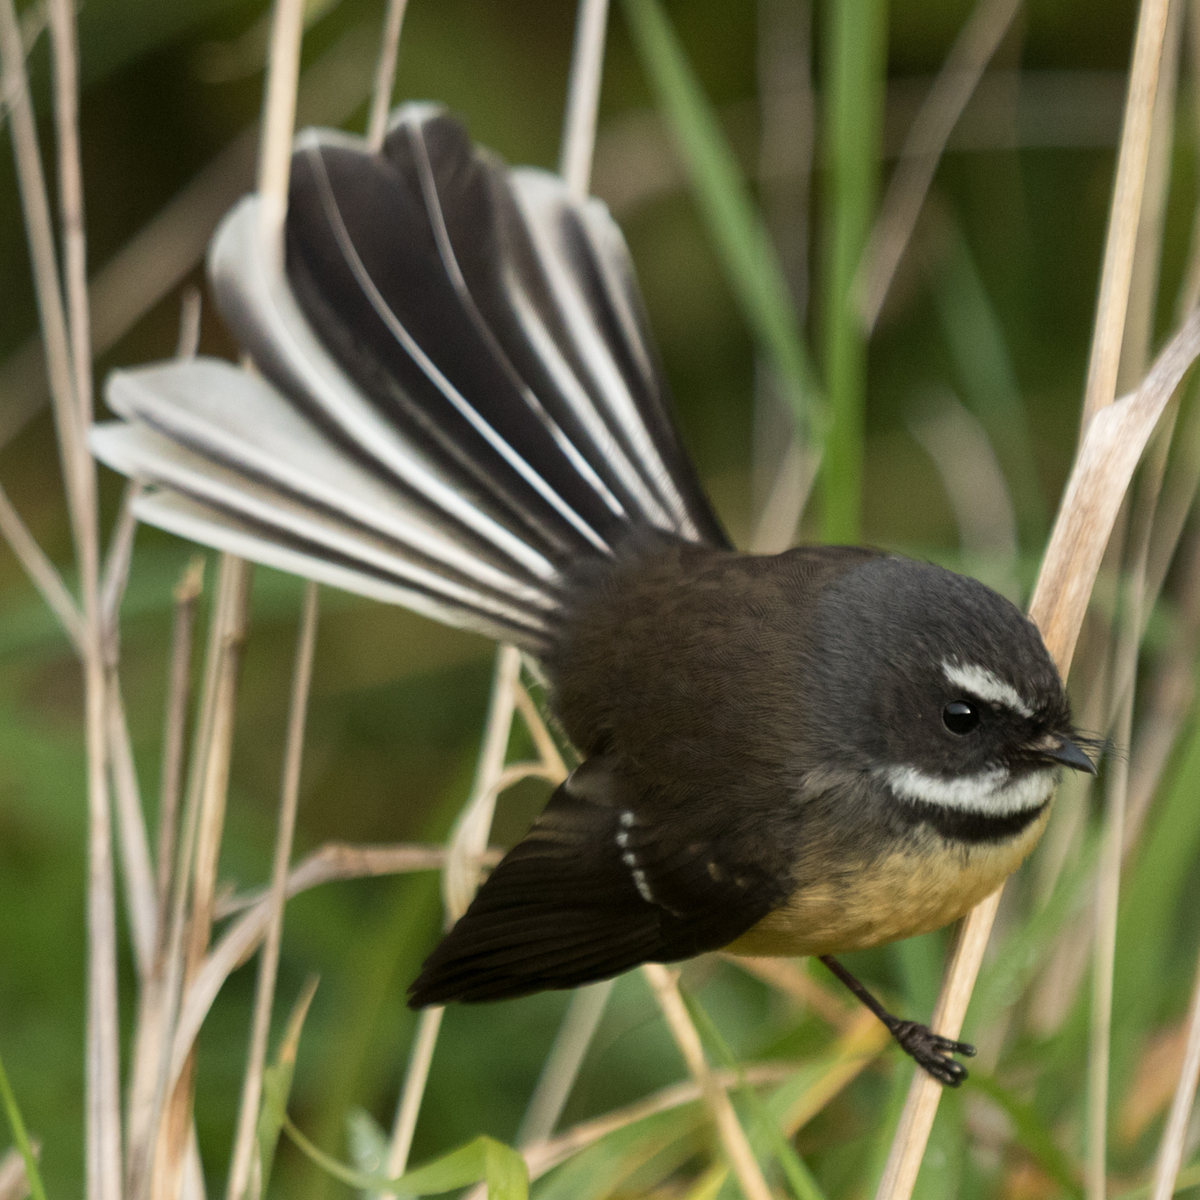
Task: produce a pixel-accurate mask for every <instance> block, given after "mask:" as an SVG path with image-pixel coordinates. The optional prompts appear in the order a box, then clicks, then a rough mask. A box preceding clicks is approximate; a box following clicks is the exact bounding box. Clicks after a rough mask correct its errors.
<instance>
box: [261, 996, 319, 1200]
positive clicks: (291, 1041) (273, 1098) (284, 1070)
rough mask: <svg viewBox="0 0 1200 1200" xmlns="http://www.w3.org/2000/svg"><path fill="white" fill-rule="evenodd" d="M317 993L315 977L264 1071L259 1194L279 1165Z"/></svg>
mask: <svg viewBox="0 0 1200 1200" xmlns="http://www.w3.org/2000/svg"><path fill="white" fill-rule="evenodd" d="M316 993H317V977H316V976H315V975H312V976H310V977H309V979H308V981H307V982H306V983H305V985H304V987H303V988H302V989H301V991H300V995H299V996H298V997H297V999H296V1003H295V1004H294V1005H293V1006H292V1011H291V1015H290V1016H289V1017H288V1022H287V1025H286V1026H285V1027H284V1031H283V1037H282V1038H280V1040H279V1050H278V1051H277V1052H276V1055H275V1061H274V1062H273V1063H272V1064H271V1065H270V1066H269V1067H267V1068H266V1069H265V1070H264V1071H263V1084H262V1107H261V1108H260V1110H259V1114H258V1159H259V1164H260V1166H261V1168H262V1184H261V1186H260V1188H259V1195H260V1196H265V1195H266V1194H267V1185H268V1184H269V1183H270V1182H271V1167H272V1165H273V1164H274V1162H275V1148H276V1146H278V1145H279V1131H280V1130H281V1129H282V1128H283V1122H284V1121H285V1120H286V1118H287V1106H288V1097H289V1096H290V1095H291V1092H292V1077H293V1076H294V1075H295V1073H296V1051H297V1050H298V1049H299V1046H300V1033H301V1031H302V1030H303V1028H304V1018H305V1017H306V1016H308V1007H309V1005H310V1004H312V999H313V996H315V995H316Z"/></svg>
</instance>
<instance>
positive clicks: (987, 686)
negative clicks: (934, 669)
mask: <svg viewBox="0 0 1200 1200" xmlns="http://www.w3.org/2000/svg"><path fill="white" fill-rule="evenodd" d="M942 671H943V672H944V673H945V676H946V678H947V679H948V680H949V681H950V682H951V683H952V684H954V686H955V687H960V688H962V689H963V691H966V692H970V694H971V695H972V696H975V697H976V698H977V699H979V700H986V701H987V702H988V703H989V704H995V705H998V706H999V707H1000V708H1007V709H1008V710H1009V711H1010V712H1015V713H1019V714H1020V715H1021V716H1022V717H1032V716H1033V709H1032V707H1031V706H1030V705H1029V704H1028V703H1027V702H1026V700H1025V698H1024V697H1023V696H1022V695H1021V693H1020V692H1018V691H1017V689H1016V688H1015V687H1013V685H1012V684H1011V683H1006V682H1005V681H1004V680H1003V679H1001V678H1000V677H999V676H997V675H995V674H993V673H992V672H991V671H989V670H988V669H987V668H986V667H980V666H977V665H976V664H975V663H965V664H964V663H956V662H951V661H950V660H949V659H944V660H943V661H942Z"/></svg>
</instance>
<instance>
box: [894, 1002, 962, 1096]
mask: <svg viewBox="0 0 1200 1200" xmlns="http://www.w3.org/2000/svg"><path fill="white" fill-rule="evenodd" d="M888 1031H889V1032H890V1033H891V1035H892V1037H894V1038H895V1039H896V1041H897V1042H898V1043H899V1044H900V1048H901V1049H902V1050H903V1051H904V1053H905V1054H907V1055H908V1056H909V1057H910V1058H912V1059H913V1060H914V1061H915V1062H916V1064H917V1066H919V1067H921V1068H922V1069H923V1070H925V1071H927V1072H928V1073H929V1074H930V1075H932V1076H933V1077H934V1079H936V1080H937V1081H938V1083H941V1084H944V1085H945V1086H946V1087H954V1088H956V1087H959V1086H961V1084H962V1082H963V1080H964V1079H966V1077H967V1068H966V1067H964V1066H963V1065H962V1063H959V1062H955V1061H954V1059H952V1058H951V1057H950V1055H952V1054H962V1055H964V1056H965V1057H967V1058H974V1057H975V1047H974V1046H972V1045H971V1044H970V1043H969V1042H955V1041H952V1040H951V1039H950V1038H944V1037H942V1036H941V1035H940V1034H936V1033H934V1032H933V1030H932V1029H930V1028H929V1026H928V1025H920V1024H918V1023H917V1022H916V1021H900V1020H897V1019H896V1018H894V1017H893V1018H892V1021H891V1022H890V1023H888Z"/></svg>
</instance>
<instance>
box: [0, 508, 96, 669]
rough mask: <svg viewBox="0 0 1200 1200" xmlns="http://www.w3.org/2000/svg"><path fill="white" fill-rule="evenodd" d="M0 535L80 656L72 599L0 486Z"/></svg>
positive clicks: (79, 630)
mask: <svg viewBox="0 0 1200 1200" xmlns="http://www.w3.org/2000/svg"><path fill="white" fill-rule="evenodd" d="M0 536H2V537H3V538H4V540H5V541H6V542H7V543H8V546H9V549H11V550H12V552H13V553H14V554H15V555H16V556H17V561H18V562H19V563H20V564H21V566H22V567H23V568H24V570H25V574H26V575H28V576H29V579H30V582H31V583H32V584H33V585H34V587H36V588H37V590H38V592H40V593H41V597H42V599H43V600H45V602H46V604H47V606H48V607H49V609H50V611H51V612H52V613H54V615H55V616H56V617H57V618H58V623H59V624H60V625H61V626H62V627H63V632H64V633H65V634H66V635H67V638H68V639H69V640H70V642H71V646H72V648H73V649H74V651H75V653H76V654H78V655H80V657H82V655H83V617H82V615H81V614H80V612H79V608H78V606H77V605H76V603H75V598H74V596H72V595H71V593H70V592H69V591H67V585H66V584H65V583H63V581H62V576H61V575H60V574H59V573H58V568H57V567H55V565H54V564H53V563H52V562H51V561H50V559H49V558H47V557H46V552H45V551H44V550H43V549H42V548H41V546H39V545H38V543H37V539H36V538H34V536H33V534H32V533H30V532H29V528H28V526H27V525H26V524H25V522H24V521H22V520H21V517H20V514H19V513H18V512H17V510H16V509H15V508H13V506H12V501H11V500H9V498H8V493H7V492H6V491H5V490H4V489H3V488H2V487H0Z"/></svg>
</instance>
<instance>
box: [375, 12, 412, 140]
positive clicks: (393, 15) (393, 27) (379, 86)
mask: <svg viewBox="0 0 1200 1200" xmlns="http://www.w3.org/2000/svg"><path fill="white" fill-rule="evenodd" d="M407 7H408V0H388V6H387V14H386V16H385V17H384V20H383V37H382V38H381V39H380V43H379V61H378V62H377V63H376V64H375V85H374V87H373V88H372V91H371V115H370V117H369V118H368V119H367V148H368V149H369V150H370V151H371V152H372V153H373V154H377V153H378V152H379V150H380V148H381V147H382V146H383V135H384V134H385V133H386V132H387V121H388V112H389V111H390V110H391V107H392V92H393V90H394V89H395V86H396V58H397V55H398V53H399V49H400V30H401V28H402V27H403V25H404V10H405V9H406V8H407Z"/></svg>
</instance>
